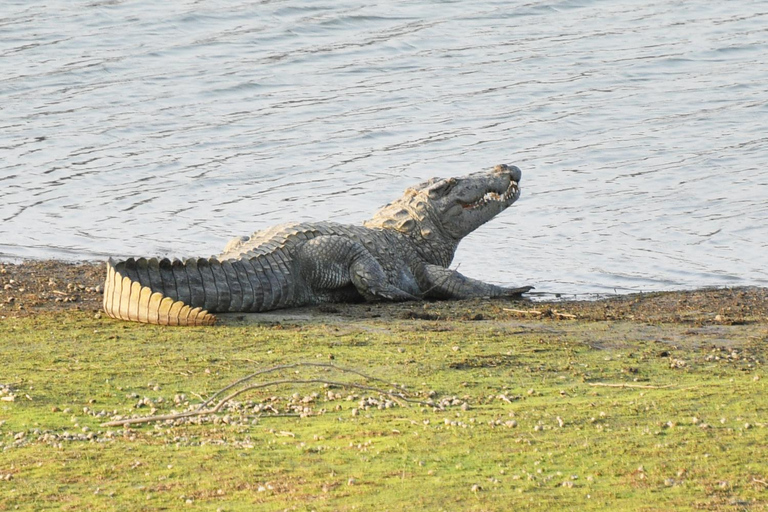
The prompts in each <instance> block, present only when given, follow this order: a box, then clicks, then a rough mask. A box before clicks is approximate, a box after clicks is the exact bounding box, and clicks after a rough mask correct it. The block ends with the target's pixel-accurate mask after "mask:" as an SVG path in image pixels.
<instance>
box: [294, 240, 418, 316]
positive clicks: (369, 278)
mask: <svg viewBox="0 0 768 512" xmlns="http://www.w3.org/2000/svg"><path fill="white" fill-rule="evenodd" d="M295 260H296V261H297V262H298V267H299V268H300V269H301V275H302V278H303V280H304V282H305V283H306V284H307V285H308V286H309V288H310V289H311V290H313V292H314V294H315V295H316V296H318V297H319V296H325V297H330V298H331V299H336V300H345V299H350V298H352V297H350V293H349V292H352V294H354V290H356V291H357V293H359V294H360V295H361V296H362V297H363V298H365V299H366V300H388V301H407V300H419V298H418V297H415V296H413V295H411V294H410V293H408V292H406V291H403V290H401V289H400V288H398V287H397V286H395V285H393V284H392V283H391V282H390V281H389V279H388V277H387V274H386V272H385V271H384V268H383V267H382V266H381V264H380V263H379V262H378V261H377V260H376V258H374V256H373V255H372V254H371V253H370V251H368V250H367V249H366V248H365V247H364V246H363V245H362V244H360V243H358V242H356V241H354V240H351V239H349V238H346V237H342V236H336V235H326V236H319V237H316V238H313V239H311V240H308V241H307V242H306V243H304V244H302V245H301V246H300V247H299V248H298V250H297V251H296V253H295ZM351 286H353V287H354V290H351Z"/></svg>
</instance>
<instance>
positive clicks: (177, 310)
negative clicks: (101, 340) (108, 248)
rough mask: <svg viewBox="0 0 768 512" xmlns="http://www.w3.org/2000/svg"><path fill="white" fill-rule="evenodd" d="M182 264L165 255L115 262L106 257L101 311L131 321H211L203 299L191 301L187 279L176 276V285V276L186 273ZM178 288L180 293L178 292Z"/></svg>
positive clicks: (152, 322)
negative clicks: (102, 307) (200, 301)
mask: <svg viewBox="0 0 768 512" xmlns="http://www.w3.org/2000/svg"><path fill="white" fill-rule="evenodd" d="M188 261H189V260H188ZM196 263H198V262H197V261H196ZM185 267H186V265H185V264H184V263H182V262H180V261H178V260H176V261H174V262H173V263H171V262H170V261H169V260H167V259H164V260H161V261H158V260H157V259H155V258H152V259H150V260H147V259H144V258H140V259H138V260H134V259H133V258H131V259H128V260H125V261H120V262H118V261H115V260H113V259H111V258H110V260H109V261H108V262H107V278H106V282H105V284H104V311H105V312H106V313H107V315H109V316H111V317H112V318H117V319H120V320H131V321H134V322H143V323H150V324H158V325H213V323H214V322H215V321H216V317H215V316H214V315H212V314H210V313H208V311H207V310H206V309H204V307H205V301H203V303H200V304H195V303H194V301H193V300H192V298H193V294H192V293H191V291H190V290H191V289H192V287H193V286H190V284H189V280H183V279H181V278H179V281H180V282H179V284H178V285H177V282H176V279H177V276H181V275H183V274H186V272H185V270H186V268H185ZM181 285H183V286H181ZM193 285H194V283H193ZM209 287H210V285H209ZM179 288H183V289H184V293H179ZM201 288H202V286H201ZM196 295H200V293H199V292H198V293H196V294H195V296H194V298H195V299H196V298H197V296H196ZM203 296H205V295H204V293H203ZM174 297H175V298H174ZM184 299H187V300H184Z"/></svg>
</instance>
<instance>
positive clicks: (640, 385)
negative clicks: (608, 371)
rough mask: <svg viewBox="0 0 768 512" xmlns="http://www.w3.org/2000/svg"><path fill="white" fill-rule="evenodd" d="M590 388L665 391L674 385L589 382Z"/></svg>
mask: <svg viewBox="0 0 768 512" xmlns="http://www.w3.org/2000/svg"><path fill="white" fill-rule="evenodd" d="M587 384H589V385H590V386H601V387H605V388H638V389H664V388H671V387H672V386H674V384H667V385H666V386H646V385H643V384H611V383H609V382H588V383H587Z"/></svg>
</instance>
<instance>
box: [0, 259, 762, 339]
mask: <svg viewBox="0 0 768 512" xmlns="http://www.w3.org/2000/svg"><path fill="white" fill-rule="evenodd" d="M104 271H105V270H104V264H103V263H101V262H86V263H74V264H73V263H64V262H60V261H55V260H45V261H29V262H24V263H20V264H12V263H0V318H5V317H18V316H29V315H35V314H38V313H41V312H56V311H62V312H63V311H73V310H80V311H86V312H93V313H94V314H98V312H99V311H100V310H101V301H102V293H103V279H104ZM329 316H330V317H334V318H339V317H342V318H345V317H346V318H353V319H363V318H378V319H380V320H387V319H392V320H403V319H421V320H467V321H479V320H508V319H510V318H526V319H530V320H544V319H551V320H555V321H557V320H584V321H605V320H622V321H630V322H640V323H676V324H691V325H707V324H724V325H734V324H737V325H738V324H765V323H768V289H766V288H758V287H747V288H718V289H702V290H692V291H682V292H679V291H676V292H654V293H642V294H631V295H618V296H615V297H610V298H604V299H601V300H590V301H582V300H575V301H560V302H532V301H527V300H522V301H520V300H517V301H511V300H507V299H495V300H480V299H476V300H462V301H441V302H422V303H401V304H385V303H374V304H328V305H321V306H314V307H307V308H298V309H292V310H282V311H275V312H269V313H256V314H247V315H246V314H242V313H241V314H229V315H224V316H223V318H222V321H228V320H229V319H236V320H243V319H245V318H248V319H251V320H254V321H260V320H263V321H280V320H291V319H303V320H306V321H312V320H318V321H322V319H323V318H324V317H329Z"/></svg>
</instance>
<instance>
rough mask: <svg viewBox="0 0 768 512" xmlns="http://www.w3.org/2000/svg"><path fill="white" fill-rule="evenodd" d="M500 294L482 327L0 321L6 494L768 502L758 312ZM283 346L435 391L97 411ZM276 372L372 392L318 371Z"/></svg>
mask: <svg viewBox="0 0 768 512" xmlns="http://www.w3.org/2000/svg"><path fill="white" fill-rule="evenodd" d="M501 306H504V304H498V303H486V304H485V306H483V305H482V304H481V305H478V306H476V307H478V308H480V309H479V311H481V314H482V315H483V316H482V318H494V319H493V320H480V321H471V320H462V319H461V318H459V317H460V316H461V315H458V316H456V315H454V316H456V318H453V319H451V318H449V319H446V320H418V319H415V320H403V319H392V318H377V315H375V314H374V315H370V316H371V318H364V317H363V316H361V315H358V317H354V318H353V317H347V316H344V315H326V316H324V317H323V316H320V317H317V318H313V319H310V320H308V321H303V320H302V321H299V320H296V322H295V323H293V324H291V323H286V322H285V321H284V322H283V323H280V324H258V323H252V322H250V321H249V318H250V317H246V318H245V319H244V320H241V319H238V317H230V318H225V319H224V321H223V322H221V325H217V326H215V327H210V328H163V327H154V326H146V325H138V324H128V323H122V322H116V321H113V320H111V319H107V318H95V317H94V314H93V313H92V312H76V311H75V312H73V311H64V312H61V311H59V312H41V313H40V314H36V315H30V316H23V317H20V318H6V319H4V320H0V353H2V354H3V365H2V371H0V384H3V385H5V386H6V388H5V391H4V394H5V396H6V397H7V400H6V401H0V450H2V451H0V510H15V509H19V510H157V509H188V510H217V509H221V510H283V509H290V510H405V509H410V510H518V509H533V510H553V509H563V510H606V509H608V510H694V509H696V510H701V509H703V510H742V509H745V510H746V509H748V510H765V509H768V465H767V464H766V448H767V445H768V393H767V391H768V389H767V388H768V384H767V382H768V375H767V374H766V372H765V367H764V361H765V360H766V358H768V348H767V346H768V344H767V343H766V341H768V328H766V324H765V323H764V322H762V321H757V322H754V321H751V322H748V323H745V324H743V325H689V324H674V323H672V324H654V323H648V322H646V323H640V322H633V321H626V320H622V321H597V322H595V321H583V320H562V319H561V320H555V319H551V320H531V319H525V318H510V317H506V318H496V317H495V315H496V314H497V313H498V312H499V311H500V310H501ZM377 307H378V308H386V306H377ZM456 307H458V306H456ZM473 307H475V306H473ZM483 308H484V309H483ZM374 312H375V311H374ZM287 318H289V320H290V317H287ZM474 318H481V317H474ZM298 361H312V362H332V363H333V364H335V365H338V366H341V367H346V368H354V369H356V370H359V371H361V372H363V373H365V374H367V375H371V376H375V377H378V378H381V379H384V380H386V381H390V382H397V383H400V384H404V385H406V386H407V387H408V389H409V390H410V392H411V394H412V396H415V397H418V398H420V399H422V400H430V399H431V400H434V401H435V402H442V403H443V404H446V407H444V408H443V409H438V408H434V407H428V406H423V405H418V404H411V405H409V406H404V404H403V406H394V407H389V408H381V409H380V408H378V407H377V406H376V405H375V403H377V402H376V400H379V399H381V400H380V401H379V402H378V403H383V400H384V399H386V398H387V397H386V396H382V397H380V396H379V394H377V393H375V392H369V391H362V390H359V389H351V388H350V389H345V388H338V387H332V388H327V387H324V386H323V385H322V384H301V385H300V384H287V385H282V386H279V387H271V388H265V389H261V390H254V391H252V392H249V393H248V394H246V395H242V396H240V397H237V399H236V400H237V401H241V402H247V403H248V404H249V406H250V405H253V404H259V403H267V404H271V405H273V406H274V407H275V408H276V409H277V410H279V411H281V412H285V411H287V410H290V411H296V410H300V409H297V408H296V407H299V408H300V407H302V406H306V407H307V409H306V410H305V413H306V414H304V415H281V416H269V415H266V414H263V413H262V414H261V415H259V414H256V413H253V414H250V415H248V414H246V413H245V410H244V409H240V410H239V412H222V413H221V414H220V415H219V418H218V419H216V420H215V421H214V420H213V419H211V418H208V419H207V420H206V421H203V422H201V424H195V423H192V422H183V423H182V424H179V425H175V426H173V425H167V424H160V425H155V424H148V425H137V426H132V427H129V428H126V427H104V426H102V423H104V422H105V421H108V420H109V419H110V418H111V417H114V416H115V415H116V414H117V415H131V414H149V412H150V411H149V409H150V407H152V408H154V409H156V413H157V414H162V413H168V412H170V411H171V410H172V409H175V410H180V409H181V408H183V403H176V404H175V403H174V397H175V398H176V401H177V402H179V401H180V398H181V401H182V402H186V401H190V402H193V403H194V402H198V401H199V398H197V395H199V396H203V397H207V396H210V395H211V394H212V393H213V392H215V391H217V390H219V389H221V388H223V387H224V386H225V385H227V384H229V383H231V382H233V381H234V380H236V379H237V378H239V377H242V376H244V375H247V374H249V373H251V372H253V371H255V370H257V369H260V368H267V367H270V366H273V365H278V364H285V363H293V362H298ZM297 372H298V373H297ZM282 377H293V378H296V379H301V378H307V377H315V378H323V379H331V380H344V379H346V380H347V381H354V382H361V383H367V384H369V385H372V386H376V387H382V386H383V387H386V386H385V385H382V384H381V383H380V382H366V381H364V380H363V379H361V378H357V377H355V378H352V377H354V376H352V377H350V376H348V375H344V374H341V373H339V372H337V371H334V370H333V369H330V368H319V369H311V368H297V369H292V370H289V371H286V372H283V373H282ZM272 378H278V377H277V376H264V378H262V380H269V379H272ZM606 384H609V385H612V386H606ZM620 384H626V385H628V386H630V387H617V386H616V385H620ZM329 391H330V392H331V393H330V395H329ZM313 393H314V395H313ZM182 394H183V395H185V397H180V396H177V395H182ZM336 394H338V395H336ZM11 396H13V401H10V397H11ZM145 397H146V398H147V400H144V398H145ZM348 397H349V399H348ZM367 397H370V398H371V399H372V401H371V403H373V404H374V405H373V406H371V407H369V408H368V409H366V408H365V407H364V405H362V406H361V400H364V399H366V398H367ZM453 397H455V400H454V399H453ZM160 398H162V401H160V400H159V399H160ZM139 403H143V404H145V405H146V406H144V407H140V408H137V405H139ZM465 404H466V405H465ZM353 409H354V410H355V411H353ZM102 411H104V412H103V413H102ZM224 416H228V417H227V418H226V420H224V419H223V418H224Z"/></svg>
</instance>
